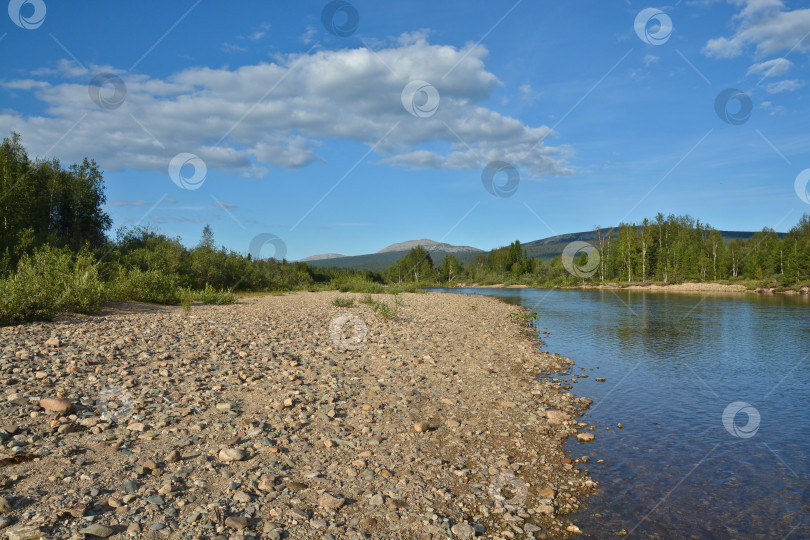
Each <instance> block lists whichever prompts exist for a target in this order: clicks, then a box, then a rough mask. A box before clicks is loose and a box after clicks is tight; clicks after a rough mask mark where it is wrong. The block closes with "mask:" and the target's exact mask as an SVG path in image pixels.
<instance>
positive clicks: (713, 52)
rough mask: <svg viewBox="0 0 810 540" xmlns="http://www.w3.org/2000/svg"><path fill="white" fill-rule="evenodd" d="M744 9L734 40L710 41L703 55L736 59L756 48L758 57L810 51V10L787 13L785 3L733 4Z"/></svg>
mask: <svg viewBox="0 0 810 540" xmlns="http://www.w3.org/2000/svg"><path fill="white" fill-rule="evenodd" d="M729 1H730V2H731V3H732V4H735V5H737V6H740V7H742V9H741V10H740V12H739V13H738V14H736V15H735V16H734V21H733V24H734V33H733V34H732V35H731V37H719V38H714V39H710V40H709V41H708V42H707V43H706V46H705V47H704V48H703V53H704V54H705V55H707V56H713V57H715V58H734V57H737V56H740V55H741V54H742V53H743V52H744V51H745V50H746V49H747V48H750V47H753V48H754V51H755V54H756V56H757V57H763V56H769V55H774V54H777V53H780V52H783V51H788V50H791V49H793V50H799V51H808V50H810V36H808V32H810V9H795V10H786V9H785V5H784V2H782V0H729Z"/></svg>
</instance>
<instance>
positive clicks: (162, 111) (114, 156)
mask: <svg viewBox="0 0 810 540" xmlns="http://www.w3.org/2000/svg"><path fill="white" fill-rule="evenodd" d="M487 53H488V51H487V50H486V48H485V47H483V46H481V45H468V46H466V47H463V48H457V47H452V46H445V45H433V44H430V43H428V41H427V40H426V38H425V35H424V34H419V33H416V34H412V35H408V36H402V37H400V38H399V40H397V41H396V43H395V44H394V45H390V46H387V47H385V48H382V49H379V50H377V51H376V52H375V51H372V50H369V49H368V48H359V49H340V50H328V51H327V50H315V51H310V52H308V53H301V54H290V55H286V56H283V57H280V58H277V59H275V60H274V61H273V62H268V63H260V64H256V65H244V66H241V67H236V68H212V67H193V68H188V69H185V70H182V71H179V72H177V73H173V74H171V75H169V76H167V77H166V78H156V77H151V76H148V75H144V74H132V73H123V72H121V71H120V70H118V71H116V70H114V69H112V68H109V67H101V66H90V71H91V72H92V73H91V72H86V71H82V72H81V73H77V72H76V69H75V66H73V65H72V64H71V63H70V62H62V63H61V64H60V65H61V68H60V67H59V66H57V70H58V73H46V72H43V71H41V70H40V71H39V75H36V74H35V73H31V74H28V75H29V76H28V77H27V78H26V79H25V80H6V81H2V82H0V84H2V85H3V86H5V87H6V88H8V89H18V90H26V91H28V92H30V93H31V94H32V95H33V96H34V97H35V98H36V99H38V100H40V101H41V102H43V103H44V105H45V107H44V114H42V115H26V114H23V113H20V112H17V111H13V110H8V109H5V110H2V111H0V129H2V130H3V131H4V132H5V133H8V132H10V131H12V130H13V131H18V132H20V133H21V134H22V135H23V139H24V141H25V144H26V146H27V147H28V148H29V149H30V150H31V152H32V153H34V154H40V155H41V154H42V153H43V152H46V151H47V150H48V149H50V148H51V147H52V146H53V145H54V143H56V142H57V141H58V140H60V139H61V141H59V144H58V145H57V146H56V148H55V149H54V150H53V152H52V154H53V155H58V156H60V157H62V158H63V159H65V160H72V161H75V160H78V159H81V157H83V156H84V155H86V154H90V155H91V156H92V157H94V158H95V159H96V160H97V161H98V162H99V163H100V165H101V166H102V167H103V168H104V169H105V170H108V171H110V170H121V169H125V168H134V169H145V170H154V171H160V172H166V171H167V167H168V164H169V161H170V160H171V158H172V157H173V156H175V155H176V154H178V153H180V152H191V153H193V154H196V155H198V156H199V157H200V158H202V159H203V160H204V161H205V163H206V165H207V167H208V168H209V169H220V170H227V171H232V172H237V173H239V174H242V175H245V176H263V175H265V174H267V173H268V171H269V169H268V168H269V167H286V168H294V167H305V166H307V165H309V164H311V163H313V162H316V161H319V160H321V157H320V156H319V155H318V149H319V147H320V145H322V144H324V143H325V142H327V141H328V140H330V139H340V140H351V141H356V142H359V143H362V144H366V145H368V146H370V147H373V148H374V152H375V153H376V154H377V155H378V156H379V157H380V160H381V161H382V162H385V163H389V164H393V165H399V166H405V167H412V168H438V169H477V168H482V167H484V166H485V165H486V163H488V161H490V160H493V159H501V160H505V161H511V162H513V163H516V164H517V165H519V166H522V167H524V168H526V169H527V170H528V171H531V172H532V173H533V174H535V175H547V174H552V175H565V174H570V173H571V172H572V171H571V169H570V168H569V167H568V166H567V165H566V162H565V158H566V157H568V156H569V155H570V149H568V148H565V147H551V146H548V145H546V144H545V142H542V141H545V139H547V138H548V137H550V136H552V135H553V134H552V132H551V130H550V129H549V128H548V127H546V126H537V127H533V126H529V125H526V124H524V123H523V122H521V121H519V120H517V119H515V118H511V117H508V116H504V115H501V114H500V113H498V112H495V111H493V110H490V109H487V108H485V107H483V106H480V105H478V103H481V102H484V101H486V100H487V99H488V98H489V97H490V96H491V94H492V92H493V90H494V89H496V88H497V87H499V86H500V85H501V84H502V83H501V82H500V81H499V80H498V78H497V77H496V76H495V75H494V74H492V73H490V72H489V71H487V70H486V68H485V64H484V60H485V58H486V56H487ZM100 70H104V71H112V72H115V73H118V74H119V76H120V77H121V78H122V79H123V80H124V82H125V83H126V91H127V93H126V98H125V100H124V103H123V104H122V105H121V106H120V107H118V108H116V109H111V110H107V109H102V108H100V107H98V106H97V105H96V104H95V103H94V102H93V101H92V100H91V99H90V98H89V96H88V87H87V83H88V81H89V80H90V79H91V78H92V75H94V74H95V73H96V72H98V71H100ZM57 75H58V76H57ZM414 80H422V81H425V82H427V83H429V84H431V85H433V86H434V87H435V88H436V90H437V91H438V95H439V96H440V101H439V106H438V108H437V110H436V112H435V114H433V115H432V116H430V117H428V118H418V117H416V116H413V115H412V114H409V113H408V112H407V111H406V110H405V109H404V107H403V106H402V98H401V94H402V91H403V88H405V86H406V85H407V84H408V83H409V82H411V81H414ZM103 91H107V92H110V93H111V92H112V89H111V88H110V89H103ZM66 134H67V135H66ZM48 157H50V156H48Z"/></svg>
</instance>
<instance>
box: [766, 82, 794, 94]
mask: <svg viewBox="0 0 810 540" xmlns="http://www.w3.org/2000/svg"><path fill="white" fill-rule="evenodd" d="M802 86H804V81H799V80H796V79H790V80H786V81H779V82H773V83H770V84H768V85H766V86H765V91H766V92H768V93H769V94H779V93H781V92H793V91H794V90H798V89H799V88H801V87H802Z"/></svg>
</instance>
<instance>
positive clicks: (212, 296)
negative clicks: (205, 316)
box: [193, 285, 236, 305]
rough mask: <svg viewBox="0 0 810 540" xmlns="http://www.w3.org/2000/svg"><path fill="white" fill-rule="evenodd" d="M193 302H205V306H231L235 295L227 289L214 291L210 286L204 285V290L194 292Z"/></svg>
mask: <svg viewBox="0 0 810 540" xmlns="http://www.w3.org/2000/svg"><path fill="white" fill-rule="evenodd" d="M193 294H194V300H196V301H198V302H205V303H206V304H217V305H225V304H233V303H234V302H236V295H235V294H233V293H232V292H231V291H229V290H227V289H215V288H213V287H211V286H210V285H206V286H205V289H203V290H201V291H195V292H194V293H193Z"/></svg>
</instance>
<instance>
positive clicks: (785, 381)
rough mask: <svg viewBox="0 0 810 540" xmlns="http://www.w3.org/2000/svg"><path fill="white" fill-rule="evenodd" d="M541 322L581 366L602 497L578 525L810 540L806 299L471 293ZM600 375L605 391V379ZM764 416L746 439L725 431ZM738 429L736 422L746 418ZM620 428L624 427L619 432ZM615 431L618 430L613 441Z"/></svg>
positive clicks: (590, 529)
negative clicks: (748, 409) (735, 408)
mask: <svg viewBox="0 0 810 540" xmlns="http://www.w3.org/2000/svg"><path fill="white" fill-rule="evenodd" d="M451 292H463V293H471V294H486V295H494V296H498V297H500V298H502V299H504V300H506V301H508V302H510V303H515V304H520V305H524V306H526V307H529V308H530V309H532V310H534V311H536V312H537V313H538V314H539V316H540V320H539V322H538V325H537V327H538V329H541V330H543V329H546V330H548V331H549V332H550V335H549V336H547V337H545V338H544V341H545V347H546V348H547V349H548V350H550V351H553V352H558V353H560V354H563V355H565V356H568V357H570V358H572V359H573V360H574V361H575V362H576V366H575V368H574V369H573V370H572V373H574V374H579V373H583V372H584V373H586V374H588V375H589V377H588V378H578V381H579V383H578V384H574V387H573V389H572V391H573V392H575V393H577V394H579V395H585V396H588V397H590V398H592V399H594V405H593V406H592V407H591V410H590V411H589V413H588V415H587V417H586V421H588V422H589V423H592V424H596V425H597V426H598V428H597V430H596V434H597V437H596V441H595V442H594V443H591V444H588V445H584V444H580V443H577V442H575V441H572V440H571V441H569V442H568V443H567V448H568V449H569V450H570V451H571V453H572V454H573V455H575V456H582V455H590V456H592V457H593V458H594V459H604V460H605V463H604V465H597V464H595V461H591V462H590V463H589V464H588V468H589V470H591V474H592V476H593V477H594V478H596V479H597V480H599V482H600V486H601V489H600V493H599V494H598V495H597V496H595V497H592V498H591V500H590V501H589V503H588V505H587V507H586V508H585V509H584V511H582V512H581V513H580V514H579V515H576V516H572V519H573V521H574V522H575V523H577V524H578V525H579V526H580V527H581V528H582V529H583V530H584V531H586V532H587V533H589V534H591V535H592V536H593V537H596V538H604V537H612V536H615V535H617V534H620V533H621V532H622V531H625V532H627V533H629V536H630V537H638V538H784V537H787V538H810V494H808V486H810V481H808V480H810V463H808V457H807V449H808V442H810V420H809V418H810V416H808V414H807V402H808V396H810V383H809V382H808V380H809V379H808V376H807V373H808V368H810V360H809V358H810V347H808V344H809V343H810V342H809V341H808V338H809V337H810V309H808V307H810V301H808V298H806V297H797V296H781V295H775V296H762V295H753V294H751V295H718V294H714V295H710V296H702V295H698V294H695V295H691V294H673V293H670V294H667V293H660V292H645V291H612V290H592V291H585V290H542V289H464V290H452V291H451ZM597 377H600V378H601V377H604V378H605V379H606V381H605V382H596V380H595V379H596V378H597ZM735 401H742V402H746V403H748V404H750V405H751V406H752V407H753V408H754V409H756V411H757V412H758V413H759V415H760V425H759V429H758V430H757V431H756V433H755V435H753V436H752V437H750V438H741V437H739V436H735V434H734V430H732V431H728V430H727V429H726V428H725V427H724V426H723V422H722V417H723V413H724V411H725V409H726V407H727V406H728V405H729V404H730V403H732V402H735ZM734 419H735V420H736V421H737V422H738V423H739V425H744V424H745V423H746V416H745V415H744V414H741V413H740V414H738V415H737V416H736V417H734ZM617 423H622V424H623V426H624V429H621V430H619V429H617V428H616V424H617ZM607 428H610V429H609V430H608V429H607Z"/></svg>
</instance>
